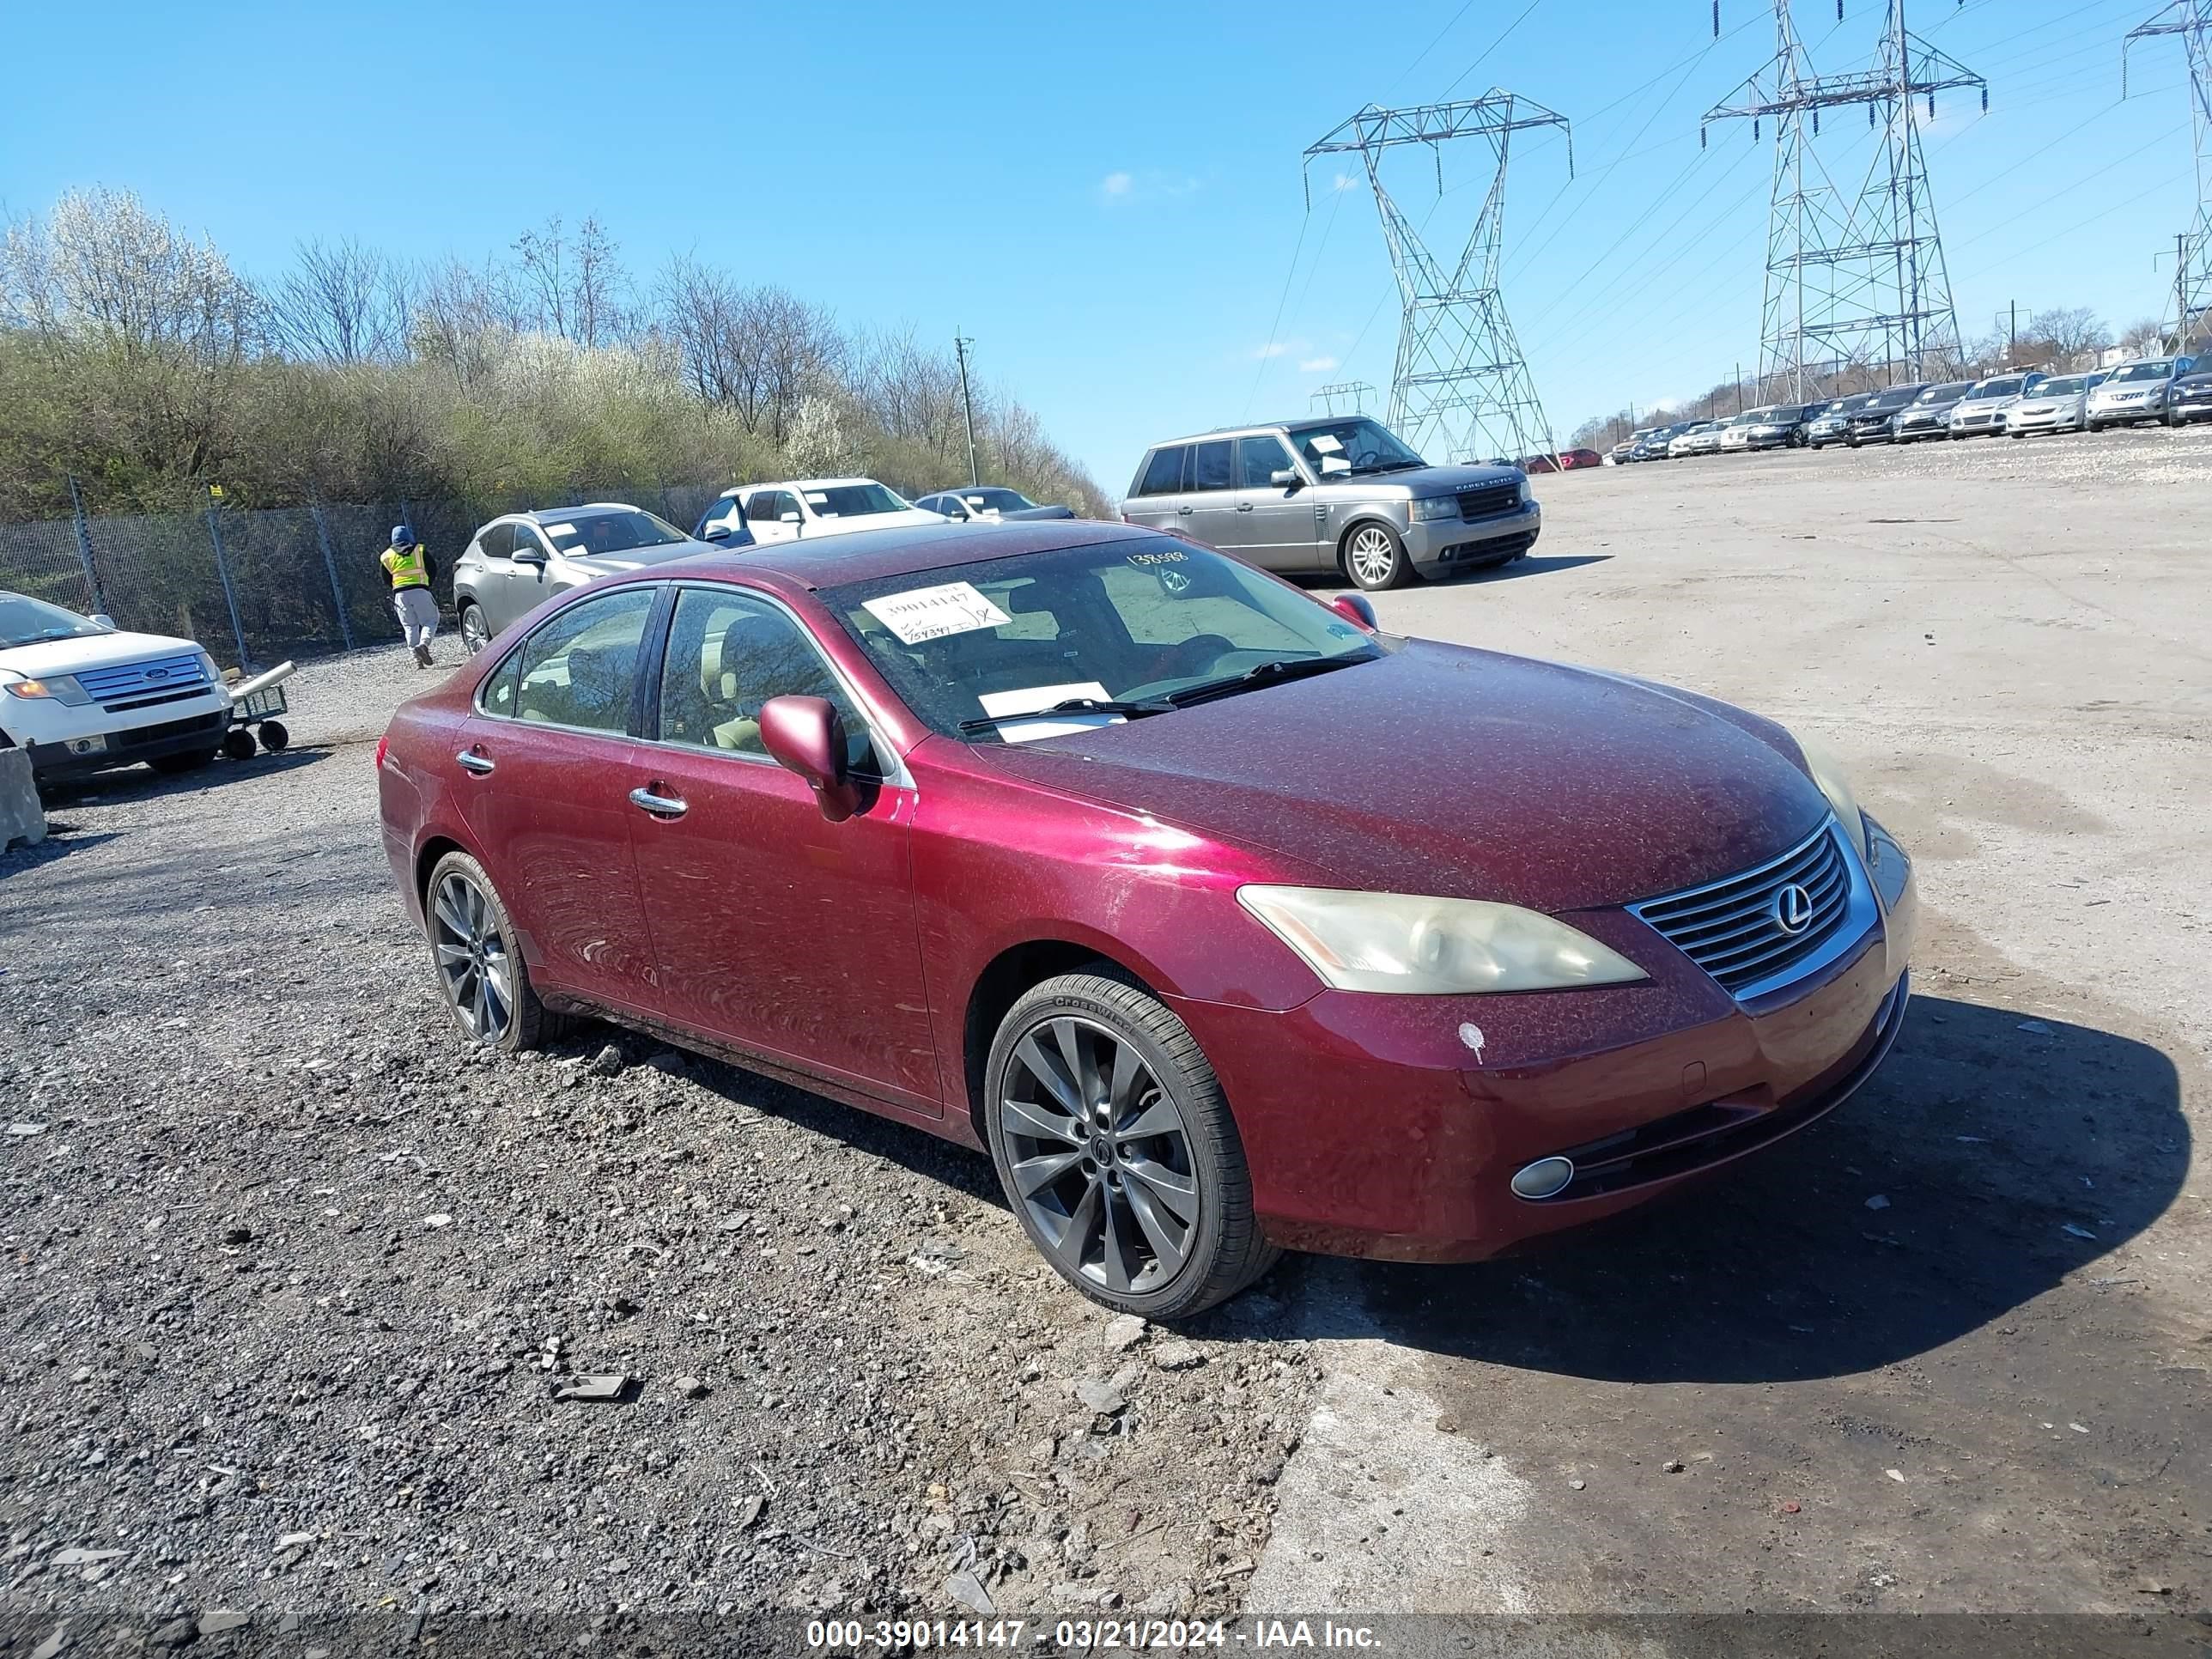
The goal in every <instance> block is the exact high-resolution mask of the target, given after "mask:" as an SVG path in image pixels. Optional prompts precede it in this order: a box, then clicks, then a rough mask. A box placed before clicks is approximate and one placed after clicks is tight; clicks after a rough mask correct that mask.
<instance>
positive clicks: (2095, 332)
mask: <svg viewBox="0 0 2212 1659" xmlns="http://www.w3.org/2000/svg"><path fill="white" fill-rule="evenodd" d="M2035 333H2036V337H2038V338H2039V339H2042V340H2047V341H2048V342H2050V344H2051V349H2052V350H2053V351H2056V352H2058V353H2060V354H2061V355H2062V356H2068V357H2072V356H2077V355H2079V354H2080V353H2081V352H2084V351H2101V350H2103V349H2105V348H2106V346H2108V345H2110V344H2112V330H2110V329H2109V328H2106V326H2105V319H2103V318H2101V317H2100V316H2099V315H2097V313H2095V312H2093V311H2092V310H2090V309H2089V307H2087V306H2075V307H2069V308H2066V309H2062V310H2057V311H2039V312H2037V313H2035Z"/></svg>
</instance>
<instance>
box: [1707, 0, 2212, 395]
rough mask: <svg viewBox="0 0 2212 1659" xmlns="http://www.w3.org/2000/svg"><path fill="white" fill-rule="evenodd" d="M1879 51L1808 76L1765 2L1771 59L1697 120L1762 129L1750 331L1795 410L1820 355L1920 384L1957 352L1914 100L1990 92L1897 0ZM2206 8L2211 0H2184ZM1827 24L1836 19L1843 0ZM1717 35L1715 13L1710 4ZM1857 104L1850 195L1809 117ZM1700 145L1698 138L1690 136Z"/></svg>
mask: <svg viewBox="0 0 2212 1659" xmlns="http://www.w3.org/2000/svg"><path fill="white" fill-rule="evenodd" d="M1887 3H1888V16H1887V21H1886V22H1885V24H1884V27H1883V30H1882V40H1881V49H1880V51H1879V52H1878V53H1877V54H1876V57H1875V65H1874V67H1873V68H1872V69H1871V70H1865V71H1862V72H1859V73H1857V74H1851V75H1828V76H1824V75H1817V74H1815V73H1814V70H1813V66H1812V64H1811V62H1810V60H1809V59H1808V57H1807V55H1806V52H1805V48H1804V46H1803V45H1802V43H1801V42H1800V41H1799V40H1798V39H1797V33H1796V28H1795V27H1794V26H1793V24H1792V23H1791V21H1790V0H1771V4H1772V6H1773V9H1774V34H1775V51H1774V57H1773V58H1772V60H1771V62H1770V63H1769V64H1767V66H1766V67H1765V68H1764V69H1762V70H1759V72H1758V73H1757V74H1755V75H1753V76H1752V77H1751V78H1750V79H1749V80H1748V81H1746V82H1744V83H1743V85H1742V86H1741V87H1739V88H1737V89H1736V90H1735V93H1733V94H1730V96H1729V98H1728V99H1727V100H1724V101H1723V102H1722V103H1719V104H1716V105H1715V106H1713V107H1712V108H1711V109H1710V110H1708V111H1706V112H1705V123H1707V124H1710V123H1712V122H1716V121H1723V120H1738V119H1747V120H1749V121H1750V123H1751V131H1752V137H1753V141H1754V142H1756V141H1757V140H1758V139H1759V136H1760V124H1761V122H1762V121H1771V122H1772V123H1773V124H1774V146H1775V149H1774V186H1773V195H1772V198H1771V205H1770V207H1769V210H1768V215H1767V236H1766V294H1765V308H1764V311H1763V313H1762V317H1761V321H1760V325H1759V379H1760V383H1761V384H1762V385H1765V384H1768V383H1770V382H1772V383H1779V382H1781V381H1784V380H1787V381H1788V382H1789V384H1790V396H1791V397H1792V398H1795V399H1796V400H1797V401H1798V402H1801V403H1802V401H1803V400H1804V384H1805V375H1806V371H1807V368H1808V365H1809V364H1810V363H1814V362H1819V361H1820V360H1821V359H1823V358H1832V359H1834V360H1836V362H1837V364H1838V370H1839V372H1840V371H1841V370H1844V369H1847V368H1861V369H1870V368H1873V367H1874V366H1875V365H1876V364H1881V365H1883V366H1885V368H1887V370H1888V372H1889V374H1890V377H1891V378H1892V379H1894V378H1895V376H1896V374H1897V373H1898V372H1899V370H1902V371H1903V372H1904V373H1905V374H1913V375H1918V376H1921V377H1923V378H1925V377H1928V376H1929V375H1930V374H1931V373H1932V371H1933V370H1934V369H1935V368H1936V367H1937V366H1938V365H1940V364H1945V363H1949V362H1954V361H1955V360H1956V359H1957V358H1958V357H1959V356H1960V345H1959V324H1958V317H1957V313H1955V311H1954V309H1953V307H1952V303H1951V283H1950V277H1949V275H1948V271H1947V270H1946V269H1945V266H1944V263H1943V244H1942V236H1941V234H1939V233H1938V231H1937V229H1936V212H1935V207H1934V204H1933V201H1932V199H1931V197H1930V196H1929V188H1928V169H1927V166H1926V163H1925V162H1924V161H1923V159H1922V155H1921V149H1920V128H1919V123H1918V118H1917V110H1916V106H1915V100H1916V99H1919V98H1923V97H1924V98H1925V99H1926V100H1927V106H1928V112H1929V115H1930V116H1931V117H1932V116H1933V115H1934V113H1935V108H1936V101H1935V100H1936V94H1937V93H1939V92H1943V91H1948V90H1950V89H1952V88H1978V89H1979V91H1980V92H1981V94H1982V107H1983V108H1984V110H1987V109H1988V108H1989V101H1990V94H1989V86H1988V83H1987V82H1984V80H1983V79H1982V77H1981V76H1978V75H1977V74H1975V73H1974V72H1973V71H1972V70H1969V69H1967V68H1966V67H1965V66H1964V65H1962V64H1959V63H1957V62H1956V61H1955V60H1954V59H1952V58H1948V57H1947V56H1945V55H1944V54H1943V53H1942V52H1938V51H1936V49H1935V48H1934V47H1933V46H1929V44H1928V43H1927V42H1926V41H1925V40H1922V39H1920V37H1919V36H1917V35H1916V34H1911V33H1907V31H1906V29H1905V0H1887ZM2188 3H2191V4H2199V3H2201V4H2203V5H2205V6H2208V7H2212V0H2188ZM1837 15H1838V17H1839V18H1840V17H1841V15H1842V0H1838V7H1837ZM1713 32H1714V33H1715V35H1716V36H1717V35H1718V34H1719V33H1720V6H1719V3H1718V0H1715V3H1714V6H1713ZM1858 106H1863V107H1864V108H1865V110H1866V112H1867V125H1868V126H1869V128H1873V127H1878V126H1881V125H1883V123H1882V120H1881V118H1880V117H1881V116H1886V117H1887V130H1886V131H1885V132H1884V134H1883V137H1882V140H1881V150H1880V153H1879V154H1878V155H1877V156H1876V158H1875V163H1874V167H1873V168H1872V170H1871V171H1870V172H1869V174H1868V175H1867V178H1866V182H1865V184H1864V185H1863V187H1862V188H1860V189H1859V191H1857V195H1856V196H1855V197H1853V196H1847V195H1846V194H1845V193H1844V191H1841V190H1839V189H1838V188H1837V186H1836V184H1835V182H1834V180H1833V179H1832V178H1831V177H1830V175H1829V174H1828V173H1827V170H1826V167H1823V166H1822V165H1821V162H1820V157H1819V155H1817V153H1816V152H1815V151H1814V148H1813V140H1814V139H1815V138H1817V137H1819V136H1820V112H1822V111H1823V110H1830V111H1833V110H1838V109H1847V108H1853V107H1858ZM1704 142H1705V130H1704V126H1703V125H1701V126H1700V127H1699V143H1704Z"/></svg>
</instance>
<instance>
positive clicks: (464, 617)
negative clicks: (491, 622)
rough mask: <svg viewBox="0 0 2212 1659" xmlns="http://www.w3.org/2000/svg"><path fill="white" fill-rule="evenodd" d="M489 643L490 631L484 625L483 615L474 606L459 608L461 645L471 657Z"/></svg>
mask: <svg viewBox="0 0 2212 1659" xmlns="http://www.w3.org/2000/svg"><path fill="white" fill-rule="evenodd" d="M490 643H491V629H489V627H488V626H486V625H485V623H484V614H483V611H480V610H478V609H477V607H476V606H475V605H463V606H462V607H461V645H462V647H463V648H464V649H465V650H466V651H467V652H468V653H469V654H470V655H471V656H472V657H473V656H474V655H476V653H477V652H479V651H481V650H483V648H484V647H486V646H487V645H489V644H490Z"/></svg>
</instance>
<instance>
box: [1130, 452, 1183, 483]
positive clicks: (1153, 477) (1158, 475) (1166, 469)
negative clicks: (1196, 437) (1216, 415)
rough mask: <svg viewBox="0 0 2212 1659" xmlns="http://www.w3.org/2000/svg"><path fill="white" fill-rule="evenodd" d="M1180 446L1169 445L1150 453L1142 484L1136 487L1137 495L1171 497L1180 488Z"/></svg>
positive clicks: (1181, 456)
mask: <svg viewBox="0 0 2212 1659" xmlns="http://www.w3.org/2000/svg"><path fill="white" fill-rule="evenodd" d="M1184 453H1186V452H1185V448H1184V446H1182V444H1170V445H1169V446H1168V447H1166V448H1164V449H1156V450H1154V451H1153V452H1152V460H1151V461H1150V462H1149V463H1147V464H1146V467H1145V477H1144V482H1143V483H1140V484H1139V485H1138V486H1137V493H1138V494H1139V495H1174V494H1175V493H1176V491H1177V490H1178V489H1182V458H1183V455H1184Z"/></svg>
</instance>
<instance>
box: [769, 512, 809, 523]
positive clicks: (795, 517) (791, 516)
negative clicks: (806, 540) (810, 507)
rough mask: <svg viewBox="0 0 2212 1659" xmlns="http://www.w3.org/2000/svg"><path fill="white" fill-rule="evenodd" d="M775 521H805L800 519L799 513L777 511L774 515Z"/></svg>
mask: <svg viewBox="0 0 2212 1659" xmlns="http://www.w3.org/2000/svg"><path fill="white" fill-rule="evenodd" d="M775 521H776V522H777V523H778V524H801V523H804V522H805V520H802V519H800V517H799V514H797V513H777V514H776V515H775Z"/></svg>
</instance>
